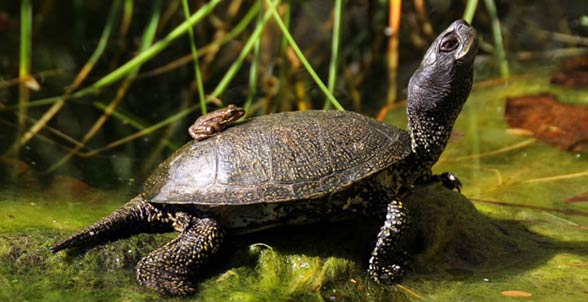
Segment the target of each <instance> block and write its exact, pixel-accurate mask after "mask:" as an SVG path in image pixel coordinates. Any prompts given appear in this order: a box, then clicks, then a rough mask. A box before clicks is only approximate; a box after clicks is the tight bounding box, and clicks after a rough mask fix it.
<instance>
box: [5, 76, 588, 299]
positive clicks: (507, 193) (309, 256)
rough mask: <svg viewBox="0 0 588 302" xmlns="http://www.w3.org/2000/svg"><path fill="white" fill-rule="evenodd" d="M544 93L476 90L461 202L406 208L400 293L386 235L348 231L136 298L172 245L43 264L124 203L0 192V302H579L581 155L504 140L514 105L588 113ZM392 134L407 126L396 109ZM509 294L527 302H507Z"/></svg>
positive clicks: (460, 161) (465, 135)
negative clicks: (186, 289) (146, 264)
mask: <svg viewBox="0 0 588 302" xmlns="http://www.w3.org/2000/svg"><path fill="white" fill-rule="evenodd" d="M546 82H547V80H546V78H544V77H536V78H533V79H527V80H525V82H522V81H519V82H512V83H509V84H506V85H505V86H500V87H492V88H484V89H475V90H474V92H473V93H472V97H471V98H470V100H469V101H468V104H467V105H466V108H464V112H463V114H462V116H461V117H460V118H459V120H458V122H457V124H456V127H455V134H456V135H455V136H454V138H453V139H452V141H451V142H450V145H449V146H448V147H447V149H446V152H445V153H444V155H443V157H442V159H441V161H440V162H439V164H438V165H437V166H436V167H435V170H436V171H438V172H442V171H446V170H451V171H452V172H454V173H455V174H456V175H458V176H459V177H460V179H461V180H462V182H463V184H464V190H463V193H464V195H461V194H459V193H457V192H449V191H447V190H445V189H444V188H442V187H441V186H440V185H431V186H428V187H419V188H417V189H416V190H415V191H414V192H413V194H411V195H410V196H408V197H406V200H405V201H406V204H407V205H408V206H409V209H410V211H411V213H412V217H413V220H414V228H413V232H412V234H411V236H410V238H409V239H407V241H406V246H407V248H409V249H410V250H411V251H412V254H413V255H414V265H413V267H412V272H411V273H410V274H409V276H408V277H407V278H406V280H405V281H404V282H403V284H402V287H396V286H380V285H377V284H374V283H372V282H369V281H367V279H366V277H365V266H366V260H367V256H368V254H369V250H370V246H371V244H372V242H373V240H374V236H375V232H376V231H377V228H378V225H377V222H368V223H366V222H365V221H350V222H345V223H340V224H331V225H312V226H304V227H295V228H288V229H275V230H268V231H264V232H261V233H256V234H250V235H246V236H241V237H238V238H229V239H228V240H227V242H226V244H225V245H224V247H223V249H222V251H221V252H220V254H219V255H218V256H217V257H216V258H215V259H214V260H213V262H212V263H210V265H208V267H207V268H206V270H205V272H206V273H204V274H203V275H202V277H201V279H202V280H201V283H200V288H199V292H198V293H197V294H196V295H194V296H191V297H184V298H177V297H162V296H159V295H158V294H156V293H154V292H150V291H148V290H145V289H144V288H141V287H140V286H139V285H137V283H136V281H135V276H134V274H135V272H134V267H135V264H136V263H137V261H139V259H140V258H141V257H142V256H144V255H146V254H147V253H149V252H150V251H152V250H154V249H155V248H157V247H159V246H161V245H163V244H164V243H165V242H167V241H169V240H171V239H172V238H173V237H174V234H163V235H152V234H143V235H139V236H135V237H132V238H130V239H125V240H119V241H117V242H113V243H110V244H106V245H103V246H100V247H97V248H94V249H91V250H89V251H86V252H82V253H58V254H51V253H50V251H49V247H50V246H51V245H52V244H54V243H55V242H56V241H57V240H59V239H62V238H64V237H65V236H67V235H69V234H71V233H73V232H74V231H76V230H78V229H80V228H81V227H83V226H85V225H88V224H90V223H92V222H93V221H95V220H96V219H98V218H100V217H102V216H104V215H106V214H108V213H109V212H110V211H112V210H113V209H115V208H117V207H118V206H120V205H121V204H122V203H124V202H126V201H127V200H128V199H129V198H130V197H132V196H131V195H130V194H129V193H127V192H125V193H122V194H121V193H120V192H111V193H100V198H99V199H100V200H101V201H103V202H87V200H83V199H82V198H81V197H77V198H76V197H67V198H63V197H55V196H48V195H46V194H42V193H21V192H19V191H4V192H2V194H0V215H1V218H2V219H0V301H509V300H517V299H519V300H522V299H524V300H525V301H584V300H586V299H588V294H587V291H588V288H587V287H586V284H588V261H587V260H586V259H588V258H587V256H588V233H587V232H588V231H587V230H588V216H587V214H586V213H588V203H587V202H575V203H565V202H564V201H565V199H566V198H569V197H571V196H574V195H578V194H580V193H585V192H588V176H586V173H585V172H586V171H588V158H587V155H586V154H573V153H567V152H563V151H560V150H557V149H555V148H553V147H550V146H548V145H545V144H543V143H541V142H533V143H530V144H527V145H524V146H523V147H519V148H510V147H511V146H515V145H516V144H518V143H520V142H524V141H526V140H529V138H528V137H520V136H515V135H512V134H509V132H507V131H506V123H505V122H504V120H503V108H504V106H503V105H504V99H505V97H507V96H517V95H521V94H529V93H536V92H542V91H551V92H554V93H555V94H557V95H558V96H559V97H560V99H562V100H564V101H566V100H567V101H571V102H580V103H582V102H584V103H588V102H586V101H585V100H586V99H587V97H586V95H584V94H581V93H577V92H574V93H567V91H564V90H561V89H557V88H553V87H551V86H549V85H547V84H546ZM390 120H391V121H393V123H394V124H398V125H402V124H404V120H405V119H404V118H403V113H402V109H399V110H398V112H393V113H392V115H391V117H390ZM496 150H506V151H500V152H497V154H494V153H492V152H494V151H496ZM479 154H482V156H476V155H479ZM493 154H494V155H493ZM583 172H584V174H582V173H583ZM93 199H94V200H95V199H96V198H93ZM485 201H492V202H500V203H503V204H510V206H505V205H500V204H490V203H487V202H485ZM537 207H541V208H537ZM562 210H573V211H575V212H573V213H572V214H565V213H563V212H562ZM574 213H575V214H574ZM507 290H510V291H519V292H526V293H529V294H531V296H530V297H527V298H514V297H506V296H505V295H504V294H502V293H501V292H503V291H507Z"/></svg>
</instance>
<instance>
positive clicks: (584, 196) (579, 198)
mask: <svg viewBox="0 0 588 302" xmlns="http://www.w3.org/2000/svg"><path fill="white" fill-rule="evenodd" d="M587 201H588V192H585V193H580V194H577V195H574V196H572V197H568V198H566V200H565V202H566V203H572V202H587Z"/></svg>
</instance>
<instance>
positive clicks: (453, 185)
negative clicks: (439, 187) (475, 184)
mask: <svg viewBox="0 0 588 302" xmlns="http://www.w3.org/2000/svg"><path fill="white" fill-rule="evenodd" d="M435 176H436V177H435V178H437V179H438V180H439V181H441V183H442V184H443V185H444V186H445V187H446V188H447V189H449V190H452V191H453V190H454V189H455V190H457V192H461V187H462V184H461V181H459V178H457V176H455V174H453V173H451V172H444V173H441V174H440V175H435Z"/></svg>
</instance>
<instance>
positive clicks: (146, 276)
mask: <svg viewBox="0 0 588 302" xmlns="http://www.w3.org/2000/svg"><path fill="white" fill-rule="evenodd" d="M174 227H175V228H176V230H178V231H180V235H179V236H178V237H177V238H176V239H174V240H173V241H171V242H169V243H168V244H166V245H165V246H163V247H161V248H159V249H157V250H155V251H153V252H151V253H150V254H149V255H147V256H146V257H144V258H143V259H141V261H140V262H139V263H138V264H137V280H138V281H139V283H141V284H142V285H144V286H146V287H148V288H150V289H154V290H156V291H158V292H160V293H164V294H172V295H187V294H190V293H193V292H194V291H195V285H194V283H193V279H194V277H195V275H196V273H198V270H199V268H200V266H201V265H202V264H203V263H205V262H206V261H207V260H208V258H209V257H210V256H212V255H213V254H215V253H216V252H217V251H218V249H219V247H220V245H221V242H222V239H223V232H222V230H221V228H220V226H219V225H218V223H217V222H216V221H215V220H213V219H210V218H196V217H194V216H191V215H189V214H187V213H178V214H176V218H175V221H174Z"/></svg>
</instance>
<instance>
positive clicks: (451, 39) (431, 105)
mask: <svg viewBox="0 0 588 302" xmlns="http://www.w3.org/2000/svg"><path fill="white" fill-rule="evenodd" d="M477 49H478V47H477V39H476V30H475V29H474V28H473V27H471V26H470V25H469V24H468V23H467V22H466V21H463V20H457V21H455V22H453V23H452V24H451V25H449V27H448V28H447V29H446V30H445V31H444V32H443V33H441V34H440V35H439V36H438V37H437V39H435V41H434V42H433V44H431V46H430V47H429V49H428V50H427V52H426V54H425V56H424V58H423V60H422V62H421V64H420V66H419V68H418V69H417V70H416V71H415V73H414V74H413V76H412V77H411V79H410V82H409V85H408V101H407V111H408V120H409V122H408V128H409V130H410V134H411V138H412V151H413V153H415V155H416V156H417V158H419V160H422V161H423V163H424V164H427V165H431V166H432V165H433V164H434V163H435V162H436V161H437V159H439V156H440V155H441V153H442V152H443V149H445V145H446V144H447V140H448V139H449V136H450V135H451V131H452V128H453V123H454V122H455V119H456V118H457V116H458V114H459V112H460V111H461V108H462V107H463V104H464V103H465V101H466V99H467V98H468V96H469V93H470V90H471V88H472V82H473V63H474V57H475V55H476V52H477Z"/></svg>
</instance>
